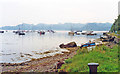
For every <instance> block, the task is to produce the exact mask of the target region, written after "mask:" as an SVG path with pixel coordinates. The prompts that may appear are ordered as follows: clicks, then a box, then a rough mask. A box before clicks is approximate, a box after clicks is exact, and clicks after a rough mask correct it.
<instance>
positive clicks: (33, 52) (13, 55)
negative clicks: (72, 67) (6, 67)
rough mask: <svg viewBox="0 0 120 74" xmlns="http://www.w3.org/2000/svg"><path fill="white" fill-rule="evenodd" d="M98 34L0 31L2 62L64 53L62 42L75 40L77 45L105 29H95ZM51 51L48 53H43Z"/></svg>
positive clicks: (13, 61)
mask: <svg viewBox="0 0 120 74" xmlns="http://www.w3.org/2000/svg"><path fill="white" fill-rule="evenodd" d="M95 32H96V33H97V35H96V36H86V35H75V36H69V35H68V31H56V33H46V34H45V35H39V34H38V33H37V32H35V33H26V35H24V36H19V35H17V34H14V33H13V32H12V31H8V32H5V33H0V58H1V59H0V62H6V63H9V62H10V63H20V62H24V61H28V60H30V59H32V58H42V57H46V56H52V55H55V54H58V53H59V54H62V51H67V50H65V49H60V48H59V45H60V44H61V43H65V44H66V43H69V42H72V41H75V42H76V43H77V45H81V44H82V43H85V42H88V41H89V40H93V39H96V38H99V36H100V35H102V33H103V31H95ZM46 51H51V53H48V54H41V53H44V52H46Z"/></svg>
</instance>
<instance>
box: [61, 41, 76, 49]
mask: <svg viewBox="0 0 120 74" xmlns="http://www.w3.org/2000/svg"><path fill="white" fill-rule="evenodd" d="M59 47H60V48H71V47H77V44H76V43H75V42H70V43H68V44H66V45H64V44H60V45H59Z"/></svg>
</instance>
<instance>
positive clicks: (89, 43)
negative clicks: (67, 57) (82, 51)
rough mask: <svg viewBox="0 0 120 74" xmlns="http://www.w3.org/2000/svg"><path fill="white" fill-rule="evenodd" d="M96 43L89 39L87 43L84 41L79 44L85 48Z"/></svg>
mask: <svg viewBox="0 0 120 74" xmlns="http://www.w3.org/2000/svg"><path fill="white" fill-rule="evenodd" d="M95 45H96V44H95V42H91V41H89V42H88V43H85V44H82V45H81V46H80V48H83V47H84V48H86V47H91V46H95Z"/></svg>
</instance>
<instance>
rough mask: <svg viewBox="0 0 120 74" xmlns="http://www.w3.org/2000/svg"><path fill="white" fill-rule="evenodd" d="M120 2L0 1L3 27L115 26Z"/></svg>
mask: <svg viewBox="0 0 120 74" xmlns="http://www.w3.org/2000/svg"><path fill="white" fill-rule="evenodd" d="M118 1H119V0H0V26H10V25H18V24H21V23H29V24H38V23H46V24H56V23H90V22H98V23H100V22H101V23H104V22H110V23H113V22H114V19H115V18H117V16H118V15H117V14H118Z"/></svg>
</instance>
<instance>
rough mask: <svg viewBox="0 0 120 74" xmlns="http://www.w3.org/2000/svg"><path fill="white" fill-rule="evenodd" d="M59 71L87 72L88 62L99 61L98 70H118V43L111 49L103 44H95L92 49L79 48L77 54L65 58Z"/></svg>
mask: <svg viewBox="0 0 120 74" xmlns="http://www.w3.org/2000/svg"><path fill="white" fill-rule="evenodd" d="M65 62H66V64H64V65H62V67H61V69H59V71H61V70H63V71H66V72H89V67H88V63H93V62H94V63H99V66H98V68H97V69H98V72H118V45H115V46H114V47H113V49H110V48H108V47H106V46H105V45H102V46H99V47H98V46H96V48H94V49H93V50H92V51H90V52H88V51H87V49H79V50H78V51H77V55H75V56H74V57H73V58H70V59H67V60H65Z"/></svg>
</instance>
